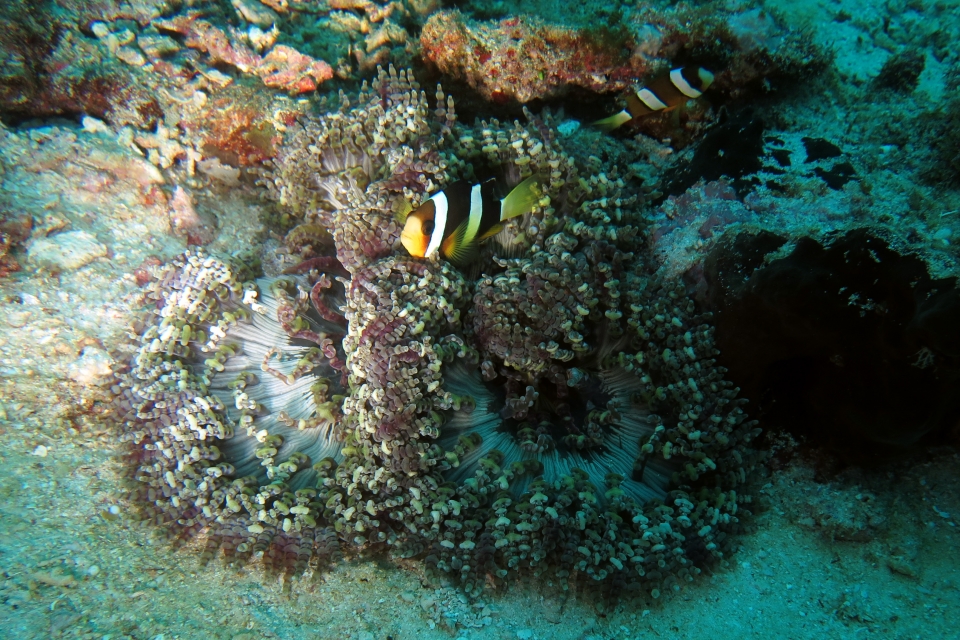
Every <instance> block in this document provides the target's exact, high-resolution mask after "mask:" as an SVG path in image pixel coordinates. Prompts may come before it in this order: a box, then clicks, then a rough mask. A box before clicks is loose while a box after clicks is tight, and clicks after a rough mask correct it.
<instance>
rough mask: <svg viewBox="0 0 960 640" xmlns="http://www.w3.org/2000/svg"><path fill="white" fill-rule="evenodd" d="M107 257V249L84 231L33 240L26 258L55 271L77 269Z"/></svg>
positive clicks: (68, 232)
mask: <svg viewBox="0 0 960 640" xmlns="http://www.w3.org/2000/svg"><path fill="white" fill-rule="evenodd" d="M106 255H107V247H106V246H105V245H103V244H101V243H100V242H98V241H97V239H96V237H95V236H93V235H92V234H89V233H87V232H86V231H67V232H66V233H58V234H56V235H54V236H51V237H49V238H38V239H36V240H34V241H33V242H32V243H31V244H30V247H29V248H28V249H27V258H28V259H29V260H30V261H31V262H32V263H33V264H35V265H37V266H40V267H46V268H48V269H52V270H55V271H69V270H72V269H79V268H80V267H83V266H86V265H88V264H90V263H91V262H93V261H94V260H96V259H97V258H102V257H104V256H106Z"/></svg>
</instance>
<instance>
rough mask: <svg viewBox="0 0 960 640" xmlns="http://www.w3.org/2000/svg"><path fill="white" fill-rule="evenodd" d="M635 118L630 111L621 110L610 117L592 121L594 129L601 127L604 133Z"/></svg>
mask: <svg viewBox="0 0 960 640" xmlns="http://www.w3.org/2000/svg"><path fill="white" fill-rule="evenodd" d="M631 120H633V116H632V115H630V112H629V111H621V112H620V113H615V114H613V115H612V116H610V117H609V118H604V119H602V120H597V121H596V122H594V123H592V125H591V126H592V127H593V128H594V129H599V130H600V131H602V132H603V133H610V132H611V131H613V130H614V129H616V128H618V127H620V126H622V125H624V124H626V123H627V122H630V121H631Z"/></svg>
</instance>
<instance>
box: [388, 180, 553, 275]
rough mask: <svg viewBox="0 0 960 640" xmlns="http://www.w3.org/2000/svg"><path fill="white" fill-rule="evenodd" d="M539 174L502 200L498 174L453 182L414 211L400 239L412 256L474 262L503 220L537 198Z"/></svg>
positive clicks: (521, 211)
mask: <svg viewBox="0 0 960 640" xmlns="http://www.w3.org/2000/svg"><path fill="white" fill-rule="evenodd" d="M537 191H538V189H537V177H536V176H530V177H529V178H527V179H526V180H524V181H523V182H521V183H520V184H518V185H517V186H516V187H514V188H513V190H512V191H511V192H510V193H509V194H508V195H507V197H506V198H503V199H500V197H499V196H498V194H497V182H496V180H494V179H493V178H491V179H489V180H487V181H485V182H482V183H480V184H473V185H471V184H470V183H469V182H463V181H459V182H454V183H453V184H451V185H449V186H448V187H447V188H446V189H444V190H442V191H438V192H437V193H435V194H433V196H431V197H430V199H428V200H427V201H425V202H424V203H423V204H421V205H420V206H419V207H417V208H416V209H415V210H413V211H410V212H409V213H407V214H406V215H405V216H402V217H403V218H405V220H403V231H402V232H401V233H400V242H401V243H402V244H403V246H404V248H406V250H407V251H409V252H410V255H412V256H416V257H418V258H429V257H430V256H432V255H434V254H435V253H436V252H437V251H440V255H442V256H443V257H444V258H446V259H447V260H449V261H450V262H453V263H454V264H457V265H461V264H465V263H467V262H469V261H470V259H471V258H472V257H473V256H474V254H475V253H476V250H477V245H479V244H480V243H481V242H483V241H484V240H487V239H488V238H491V237H493V236H495V235H496V234H498V233H499V232H500V230H501V229H503V223H504V222H505V221H507V220H509V219H511V218H516V217H517V216H522V215H523V214H525V213H527V212H528V211H530V210H531V209H533V207H534V205H535V204H536V203H537V201H538V199H539V195H538V193H537Z"/></svg>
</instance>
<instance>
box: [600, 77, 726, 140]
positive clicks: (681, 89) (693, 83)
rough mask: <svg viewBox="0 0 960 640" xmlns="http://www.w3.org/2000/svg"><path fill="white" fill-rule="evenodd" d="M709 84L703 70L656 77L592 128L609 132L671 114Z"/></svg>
mask: <svg viewBox="0 0 960 640" xmlns="http://www.w3.org/2000/svg"><path fill="white" fill-rule="evenodd" d="M712 83H713V74H712V73H710V72H709V71H707V70H706V69H704V68H703V67H692V66H690V67H681V68H679V69H674V70H672V71H671V72H670V73H668V74H665V75H663V76H660V77H659V78H657V79H656V80H654V81H653V82H651V83H650V84H648V85H647V86H645V87H643V88H642V89H640V90H639V91H637V92H636V93H634V94H632V95H630V96H629V97H628V98H627V108H626V109H624V110H623V111H621V112H620V113H616V114H614V115H612V116H610V117H609V118H604V119H603V120H597V121H596V122H594V123H593V126H595V127H597V128H598V129H600V130H601V131H613V130H614V129H616V128H617V127H619V126H621V125H624V124H626V123H628V122H630V121H631V120H633V119H635V118H642V117H643V116H646V115H650V114H651V113H656V112H657V111H664V112H666V111H672V110H673V109H676V108H677V107H679V106H681V105H683V104H684V103H685V102H686V101H687V100H689V99H691V98H699V97H700V96H701V95H702V94H703V92H704V91H706V90H707V87H709V86H710V85H711V84H712Z"/></svg>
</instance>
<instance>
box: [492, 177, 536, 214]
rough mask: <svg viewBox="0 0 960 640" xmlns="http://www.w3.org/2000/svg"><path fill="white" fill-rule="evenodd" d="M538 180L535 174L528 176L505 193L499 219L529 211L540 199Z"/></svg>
mask: <svg viewBox="0 0 960 640" xmlns="http://www.w3.org/2000/svg"><path fill="white" fill-rule="evenodd" d="M539 186H540V180H539V176H537V175H536V174H534V175H532V176H530V177H529V178H527V179H526V180H524V181H523V182H521V183H520V184H518V185H517V186H515V187H514V188H513V191H511V192H510V193H508V194H507V197H506V198H504V199H503V200H502V201H501V207H500V221H501V222H503V221H505V220H510V219H511V218H516V217H517V216H522V215H523V214H525V213H529V212H530V211H532V210H533V207H534V206H536V204H537V202H538V201H539V200H540V193H539V191H540V189H539Z"/></svg>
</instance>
